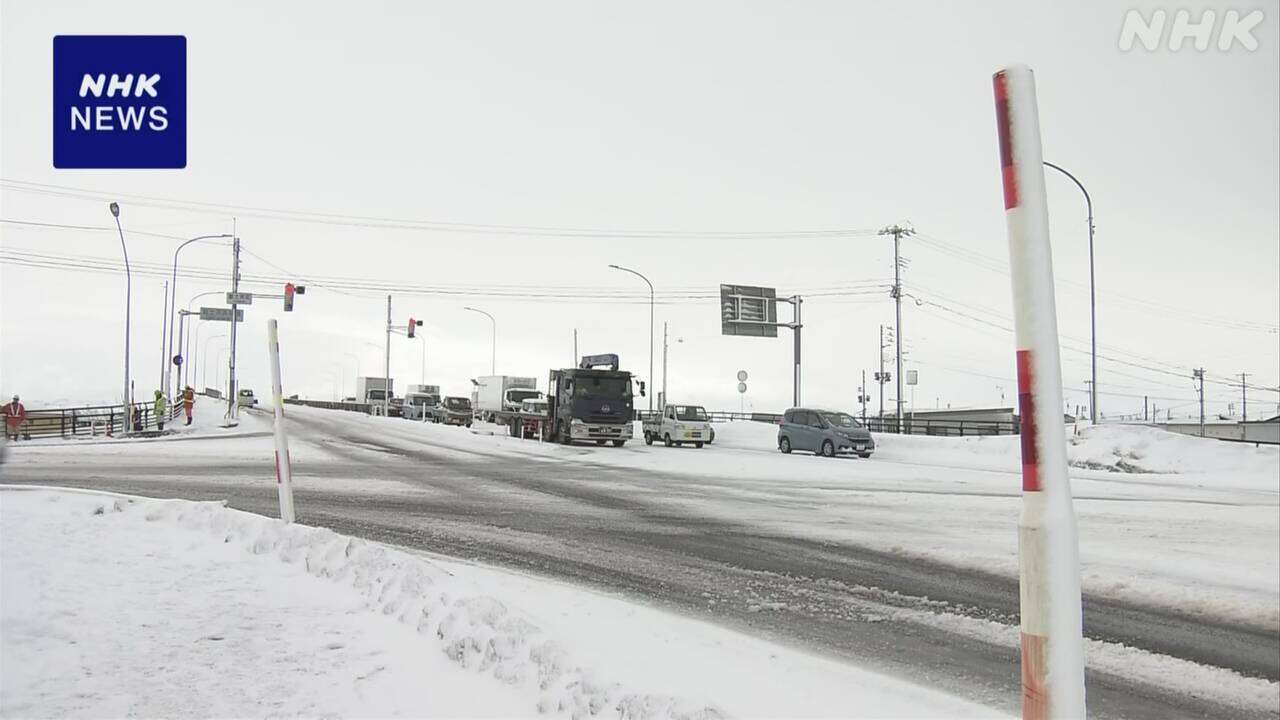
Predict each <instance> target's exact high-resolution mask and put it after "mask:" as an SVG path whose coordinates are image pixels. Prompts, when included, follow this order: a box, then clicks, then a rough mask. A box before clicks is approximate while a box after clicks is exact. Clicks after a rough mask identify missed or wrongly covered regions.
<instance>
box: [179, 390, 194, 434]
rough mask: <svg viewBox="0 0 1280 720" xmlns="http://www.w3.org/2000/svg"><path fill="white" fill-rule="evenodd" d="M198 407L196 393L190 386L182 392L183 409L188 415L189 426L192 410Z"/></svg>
mask: <svg viewBox="0 0 1280 720" xmlns="http://www.w3.org/2000/svg"><path fill="white" fill-rule="evenodd" d="M195 405H196V391H195V390H193V389H192V387H191V386H190V385H188V386H187V389H186V390H183V391H182V409H183V410H185V411H186V413H187V424H188V425H190V424H191V410H192V408H194V407H195Z"/></svg>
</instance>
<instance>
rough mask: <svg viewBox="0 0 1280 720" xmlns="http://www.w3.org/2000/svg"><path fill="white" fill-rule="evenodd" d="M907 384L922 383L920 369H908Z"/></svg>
mask: <svg viewBox="0 0 1280 720" xmlns="http://www.w3.org/2000/svg"><path fill="white" fill-rule="evenodd" d="M907 384H908V385H918V384H920V371H919V370H908V371H907Z"/></svg>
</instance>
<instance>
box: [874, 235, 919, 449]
mask: <svg viewBox="0 0 1280 720" xmlns="http://www.w3.org/2000/svg"><path fill="white" fill-rule="evenodd" d="M880 234H881V235H892V236H893V293H892V294H893V304H894V315H895V323H894V326H893V341H894V345H895V346H896V355H897V359H896V362H895V365H894V372H895V373H896V374H897V376H898V377H897V381H896V382H897V384H896V388H897V393H898V394H897V397H896V398H895V399H894V407H895V411H894V415H895V417H896V418H897V431H898V432H899V433H901V432H902V253H901V250H902V236H903V235H907V236H910V235H915V234H916V231H915V230H912V229H911V228H904V227H901V226H899V225H890V226H888V227H885V228H882V229H881V230H880Z"/></svg>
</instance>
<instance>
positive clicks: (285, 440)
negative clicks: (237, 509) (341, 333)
mask: <svg viewBox="0 0 1280 720" xmlns="http://www.w3.org/2000/svg"><path fill="white" fill-rule="evenodd" d="M267 353H268V354H269V355H270V356H271V408H272V411H273V412H274V413H275V423H274V426H275V427H274V431H273V432H272V435H273V436H275V441H276V489H277V490H279V491H280V519H281V520H283V521H285V522H287V523H291V522H293V519H294V515H293V468H292V467H291V466H290V463H291V459H290V458H289V436H288V435H287V434H286V433H285V431H284V391H283V390H281V388H280V329H279V327H278V326H277V324H276V321H275V319H271V320H268V321H267Z"/></svg>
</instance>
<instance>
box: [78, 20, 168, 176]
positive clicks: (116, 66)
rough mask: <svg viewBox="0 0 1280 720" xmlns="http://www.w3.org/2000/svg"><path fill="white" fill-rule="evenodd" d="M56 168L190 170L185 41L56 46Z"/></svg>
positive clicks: (90, 39) (160, 38)
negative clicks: (188, 162) (187, 168)
mask: <svg viewBox="0 0 1280 720" xmlns="http://www.w3.org/2000/svg"><path fill="white" fill-rule="evenodd" d="M53 166H54V167H55V168H59V169H117V168H123V169H132V168H161V169H177V168H184V167H186V166H187V38H186V37H185V36H183V35H58V36H55V37H54V38H53Z"/></svg>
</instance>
